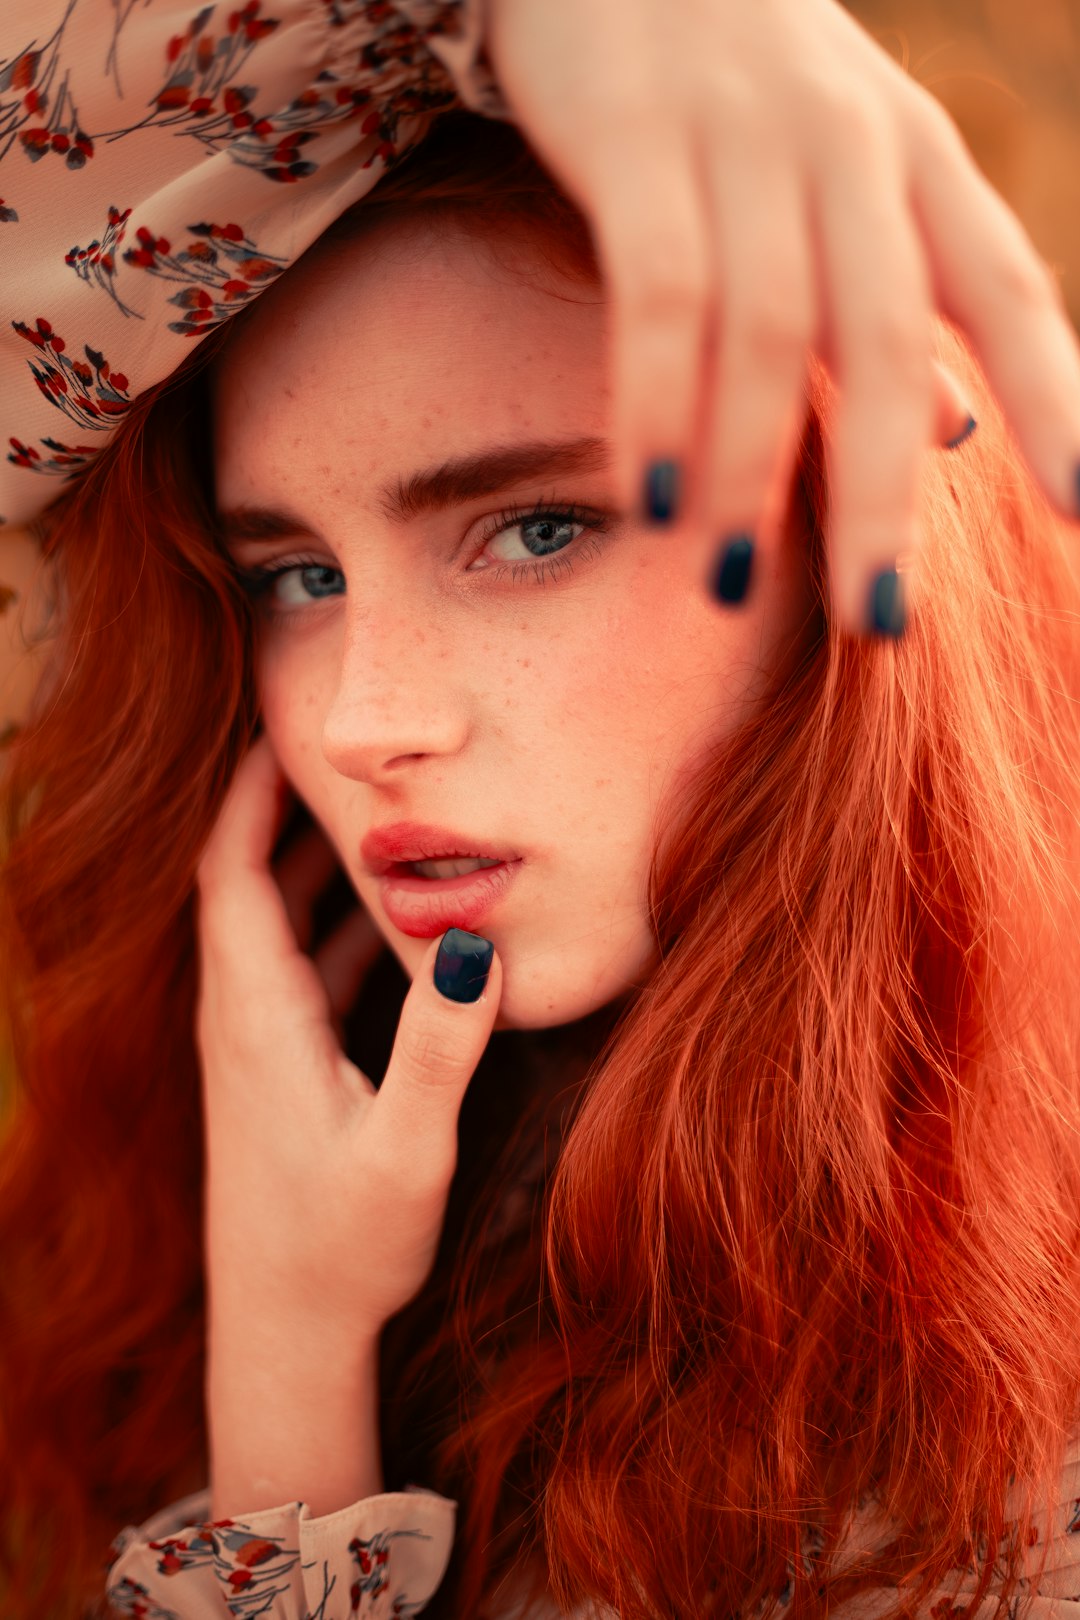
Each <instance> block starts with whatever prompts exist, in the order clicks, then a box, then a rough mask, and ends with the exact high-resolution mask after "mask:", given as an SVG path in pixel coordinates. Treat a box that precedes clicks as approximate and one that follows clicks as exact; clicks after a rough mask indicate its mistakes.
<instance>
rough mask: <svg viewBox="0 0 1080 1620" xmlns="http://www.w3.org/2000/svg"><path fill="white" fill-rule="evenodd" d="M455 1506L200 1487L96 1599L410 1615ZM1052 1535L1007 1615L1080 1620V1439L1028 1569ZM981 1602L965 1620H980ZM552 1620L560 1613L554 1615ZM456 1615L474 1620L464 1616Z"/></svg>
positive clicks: (806, 1553) (882, 1598)
mask: <svg viewBox="0 0 1080 1620" xmlns="http://www.w3.org/2000/svg"><path fill="white" fill-rule="evenodd" d="M456 1506H457V1504H456V1503H454V1502H451V1501H449V1500H448V1499H447V1498H446V1497H442V1496H437V1495H436V1494H435V1493H434V1492H432V1491H425V1490H421V1489H419V1488H417V1487H410V1488H409V1489H408V1490H406V1491H401V1492H396V1493H389V1494H386V1495H383V1496H372V1497H368V1498H366V1499H365V1500H363V1501H360V1502H356V1503H354V1504H353V1505H352V1506H351V1507H348V1508H344V1509H342V1511H341V1512H340V1513H331V1514H327V1515H326V1516H325V1517H323V1518H320V1519H313V1518H312V1517H311V1515H310V1509H309V1508H308V1506H307V1504H306V1503H301V1502H290V1503H288V1504H287V1505H286V1506H284V1507H281V1508H266V1509H264V1510H263V1511H262V1512H259V1513H253V1514H250V1515H248V1516H247V1517H246V1518H244V1519H226V1520H221V1521H218V1522H217V1523H216V1524H214V1523H208V1522H206V1518H207V1515H208V1514H209V1511H210V1492H209V1490H207V1491H201V1492H198V1493H196V1494H195V1495H194V1496H190V1497H185V1498H184V1499H183V1500H182V1501H180V1502H177V1503H174V1504H173V1505H172V1507H169V1508H166V1509H164V1510H163V1511H162V1512H161V1513H159V1514H157V1515H156V1516H155V1517H154V1518H153V1519H150V1520H148V1521H147V1522H146V1523H145V1524H144V1525H142V1526H140V1527H135V1526H132V1525H129V1526H127V1527H126V1528H125V1529H124V1530H123V1531H122V1532H121V1534H120V1535H119V1536H118V1537H117V1539H116V1541H115V1542H114V1543H113V1547H112V1555H113V1559H114V1562H113V1564H112V1567H111V1569H110V1571H109V1576H108V1585H107V1597H108V1601H109V1603H110V1605H111V1610H110V1612H111V1613H112V1614H114V1615H137V1616H139V1617H140V1620H199V1617H201V1616H204V1615H210V1614H222V1613H224V1614H230V1615H235V1616H237V1617H238V1620H239V1617H240V1616H255V1615H259V1616H262V1615H268V1616H273V1617H274V1620H348V1617H351V1616H363V1617H365V1620H368V1617H370V1620H375V1617H380V1620H381V1617H382V1616H394V1615H412V1614H418V1613H419V1612H420V1611H421V1609H423V1607H424V1606H425V1604H426V1603H427V1602H428V1600H429V1599H430V1598H431V1596H432V1595H433V1594H434V1592H435V1590H436V1588H437V1587H438V1584H439V1582H440V1580H441V1579H442V1577H443V1574H444V1573H445V1570H446V1566H447V1564H448V1562H449V1559H450V1550H451V1544H452V1538H453V1533H454V1520H455V1509H456ZM892 1528H893V1527H892V1526H890V1524H889V1523H888V1522H887V1521H886V1520H884V1519H883V1518H882V1516H881V1514H880V1512H879V1511H878V1510H877V1509H876V1508H875V1506H874V1503H873V1501H872V1500H870V1499H865V1500H864V1501H863V1502H862V1503H860V1504H859V1507H858V1509H857V1510H856V1511H855V1512H854V1513H853V1514H852V1516H851V1521H850V1524H849V1527H848V1531H847V1534H846V1536H845V1537H844V1538H843V1540H842V1542H841V1544H840V1546H839V1548H838V1549H837V1552H836V1554H835V1555H834V1568H835V1569H836V1570H838V1571H839V1570H841V1569H843V1568H844V1567H845V1566H846V1565H847V1564H848V1563H849V1562H850V1561H851V1559H852V1558H854V1557H855V1556H856V1555H857V1554H858V1553H860V1552H861V1551H864V1550H866V1549H869V1548H872V1547H875V1546H880V1545H883V1544H884V1543H885V1542H886V1541H887V1540H889V1539H890V1537H891V1531H892ZM1046 1538H1049V1539H1050V1541H1051V1544H1052V1545H1051V1553H1050V1556H1049V1558H1048V1560H1047V1567H1046V1572H1045V1573H1044V1575H1043V1576H1042V1579H1041V1580H1040V1582H1039V1584H1038V1588H1037V1591H1035V1595H1034V1596H1032V1591H1033V1590H1035V1589H1034V1588H1032V1587H1031V1586H1030V1584H1029V1582H1028V1581H1026V1580H1025V1581H1023V1582H1022V1583H1021V1589H1020V1594H1019V1595H1018V1596H1017V1597H1016V1598H1014V1599H1013V1601H1012V1603H1011V1605H1010V1611H1009V1620H1021V1617H1020V1616H1019V1609H1020V1605H1021V1603H1022V1602H1025V1601H1026V1602H1028V1603H1029V1604H1030V1607H1029V1609H1028V1611H1027V1613H1028V1615H1029V1616H1030V1620H1080V1607H1078V1605H1080V1437H1076V1438H1075V1439H1074V1443H1073V1444H1072V1445H1071V1447H1070V1449H1069V1452H1068V1454H1067V1456H1066V1461H1065V1469H1064V1473H1063V1475H1062V1480H1061V1487H1060V1490H1059V1492H1058V1501H1057V1504H1056V1506H1055V1507H1054V1510H1053V1513H1052V1515H1051V1517H1050V1519H1049V1521H1047V1519H1046V1517H1045V1515H1044V1514H1041V1513H1040V1514H1037V1515H1036V1526H1035V1537H1034V1539H1033V1541H1032V1542H1031V1544H1030V1550H1029V1552H1028V1553H1027V1554H1026V1555H1025V1557H1026V1558H1027V1559H1028V1560H1029V1564H1028V1567H1030V1568H1032V1569H1034V1567H1035V1561H1036V1559H1037V1558H1038V1557H1040V1556H1041V1553H1042V1542H1043V1540H1044V1539H1046ZM821 1550H822V1541H821V1538H820V1536H819V1535H816V1534H815V1533H814V1532H810V1533H808V1534H807V1535H806V1537H805V1538H804V1541H803V1562H804V1565H805V1567H806V1569H807V1570H808V1571H811V1570H812V1569H813V1567H814V1565H815V1563H816V1562H817V1561H818V1560H819V1558H820V1556H821ZM975 1585H976V1581H975V1572H974V1566H972V1567H971V1568H968V1569H957V1572H956V1578H955V1580H954V1581H952V1582H951V1583H950V1584H949V1585H948V1586H947V1587H942V1588H940V1589H939V1591H938V1592H937V1594H936V1595H935V1596H934V1597H932V1598H931V1600H930V1602H929V1604H928V1605H927V1607H926V1610H925V1620H954V1613H955V1611H956V1610H957V1609H959V1608H960V1607H961V1606H962V1604H963V1602H964V1593H965V1591H966V1592H968V1593H970V1592H973V1591H974V1590H975ZM994 1590H995V1586H994V1585H993V1584H992V1586H991V1591H990V1594H989V1595H988V1596H987V1597H985V1598H984V1599H983V1601H982V1604H981V1605H980V1607H979V1609H978V1610H977V1611H976V1616H975V1620H990V1616H992V1615H993V1613H994V1610H995V1608H996V1599H995V1597H994V1595H993V1593H994ZM779 1596H780V1610H779V1612H780V1614H781V1615H782V1614H783V1612H784V1610H785V1608H786V1606H787V1604H788V1603H789V1602H790V1599H791V1584H790V1580H789V1582H788V1584H787V1585H786V1586H785V1588H784V1590H783V1591H782V1592H781V1593H780V1594H779ZM895 1600H896V1592H895V1590H894V1589H892V1588H887V1587H880V1588H876V1589H874V1590H872V1591H870V1592H864V1593H860V1594H859V1595H858V1596H856V1597H854V1598H850V1599H848V1600H847V1601H846V1602H843V1603H841V1604H839V1605H838V1606H837V1608H836V1611H835V1613H836V1616H837V1620H877V1617H878V1616H881V1615H884V1614H885V1613H886V1612H887V1610H888V1609H889V1608H890V1607H891V1606H892V1604H894V1603H895ZM519 1606H520V1595H518V1596H515V1593H514V1591H512V1590H508V1591H507V1593H506V1596H505V1599H504V1602H503V1606H502V1607H501V1608H500V1611H499V1613H500V1620H517V1615H518V1609H519ZM550 1614H551V1620H557V1614H558V1611H556V1610H555V1609H554V1607H552V1608H551V1611H550ZM461 1620H471V1617H470V1616H465V1615H463V1616H461ZM569 1620H618V1617H617V1616H615V1615H613V1614H612V1611H611V1610H610V1609H604V1608H597V1609H596V1610H595V1611H593V1610H587V1609H584V1608H583V1609H581V1610H578V1611H576V1612H575V1614H574V1615H573V1616H571V1617H569Z"/></svg>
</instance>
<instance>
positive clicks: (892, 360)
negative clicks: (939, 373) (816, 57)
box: [813, 102, 934, 635]
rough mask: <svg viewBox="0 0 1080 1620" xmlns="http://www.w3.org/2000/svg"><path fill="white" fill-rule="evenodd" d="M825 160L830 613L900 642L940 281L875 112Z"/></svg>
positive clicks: (839, 139) (822, 245) (829, 127)
mask: <svg viewBox="0 0 1080 1620" xmlns="http://www.w3.org/2000/svg"><path fill="white" fill-rule="evenodd" d="M815 159H816V161H815V165H814V180H813V188H814V213H815V226H816V228H815V238H816V245H817V253H818V259H819V264H820V267H821V269H820V285H821V287H822V288H823V291H824V305H825V309H824V313H825V322H826V326H827V339H826V342H827V349H828V353H829V355H830V357H831V362H830V363H831V365H832V367H833V368H834V370H835V372H836V380H837V383H838V387H839V398H838V402H837V407H836V419H835V427H834V430H833V433H832V435H831V442H830V443H829V444H828V446H827V453H828V459H829V486H830V536H829V575H830V596H831V601H832V610H833V616H834V619H835V622H836V625H837V627H838V628H840V629H842V630H847V631H849V632H850V633H852V634H855V635H859V634H867V633H873V632H875V631H876V632H878V633H885V634H892V635H896V634H899V632H900V631H901V630H902V629H903V625H904V619H905V612H904V608H905V603H906V606H907V607H908V608H910V606H911V599H912V594H913V593H912V580H913V576H914V573H915V570H916V568H917V560H918V556H919V554H920V551H921V532H920V524H919V489H920V483H921V477H922V467H923V457H924V453H925V451H926V449H927V447H928V446H929V444H930V442H931V432H932V428H933V425H934V420H933V419H934V397H933V394H934V390H933V371H932V365H931V360H932V356H931V332H932V324H931V322H932V310H931V304H930V278H929V274H928V271H927V267H926V261H925V256H924V255H923V252H922V248H921V245H920V243H919V241H918V238H917V235H916V231H915V226H914V222H913V221H912V218H911V214H910V211H909V210H908V208H907V207H906V205H905V201H904V189H903V184H904V183H903V174H902V170H901V165H900V159H899V153H898V152H897V151H896V150H895V148H894V147H893V146H892V144H891V142H890V140H889V139H888V138H887V136H886V135H885V133H884V131H883V130H882V128H881V125H880V122H879V119H878V115H877V114H876V113H875V111H874V109H873V107H872V105H868V106H867V107H866V108H863V107H862V106H861V105H860V104H859V103H857V102H852V103H850V104H849V106H848V108H847V109H846V111H845V113H844V114H843V115H838V116H835V117H833V118H832V119H830V120H828V121H826V123H825V124H824V125H823V128H822V130H821V132H820V133H819V144H818V147H817V150H816V152H815ZM901 557H903V559H904V570H903V574H902V577H901V575H899V574H898V573H897V572H896V564H897V560H898V558H901Z"/></svg>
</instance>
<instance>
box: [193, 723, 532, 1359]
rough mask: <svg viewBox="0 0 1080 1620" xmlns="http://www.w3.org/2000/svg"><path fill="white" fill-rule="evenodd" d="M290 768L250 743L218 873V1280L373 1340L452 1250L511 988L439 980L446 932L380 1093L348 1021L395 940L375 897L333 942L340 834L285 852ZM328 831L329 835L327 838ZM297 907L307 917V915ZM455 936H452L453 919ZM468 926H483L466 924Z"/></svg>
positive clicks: (208, 960) (208, 947) (212, 1109)
mask: <svg viewBox="0 0 1080 1620" xmlns="http://www.w3.org/2000/svg"><path fill="white" fill-rule="evenodd" d="M287 793H288V790H287V785H286V782H285V778H284V776H283V775H282V773H281V769H280V766H279V765H278V762H277V760H276V758H275V756H274V753H273V751H272V748H271V744H270V741H269V739H268V737H266V736H265V735H264V736H261V737H260V738H259V739H258V741H257V742H256V743H255V744H254V745H253V746H252V748H251V749H250V751H249V752H248V754H247V755H246V756H245V757H244V759H243V760H242V761H241V763H240V765H239V767H238V769H237V772H236V776H235V778H234V780H233V782H232V784H231V785H230V788H229V792H228V795H227V797H226V800H225V803H224V805H223V807H222V810H221V814H220V816H219V818H218V821H217V824H216V825H215V827H214V830H213V832H212V834H211V837H210V840H209V842H208V844H207V846H206V849H205V851H204V853H203V856H202V860H201V862H200V865H199V871H198V946H199V998H198V1005H197V1009H196V1043H197V1047H198V1052H199V1057H200V1062H201V1067H202V1079H203V1087H202V1096H203V1110H204V1126H205V1137H206V1206H205V1215H206V1261H207V1274H208V1278H209V1287H210V1295H211V1312H212V1313H213V1311H214V1309H215V1302H219V1303H220V1304H221V1305H222V1307H224V1308H227V1311H228V1314H229V1316H230V1319H233V1320H235V1318H236V1314H237V1311H238V1310H241V1309H246V1310H248V1312H249V1314H250V1317H252V1318H256V1319H257V1318H258V1316H259V1315H260V1314H261V1316H262V1319H263V1320H264V1321H265V1320H266V1319H267V1318H268V1317H269V1318H270V1319H271V1320H272V1321H273V1322H275V1323H278V1324H280V1323H282V1322H283V1321H285V1322H287V1321H290V1320H292V1319H293V1317H294V1315H295V1316H302V1317H303V1318H305V1319H306V1326H308V1327H314V1328H316V1329H318V1328H320V1327H323V1328H325V1329H327V1330H328V1331H329V1332H332V1333H334V1334H336V1339H335V1342H340V1341H341V1338H342V1333H341V1330H342V1329H343V1328H344V1330H345V1334H346V1336H349V1335H352V1336H355V1337H356V1339H357V1340H358V1341H359V1340H363V1339H368V1340H370V1339H372V1338H374V1337H375V1336H376V1335H377V1334H378V1332H379V1331H381V1329H382V1327H383V1325H384V1324H385V1322H386V1321H387V1320H388V1319H389V1318H390V1317H391V1316H393V1315H394V1313H395V1312H396V1311H398V1310H400V1309H401V1308H402V1307H403V1306H404V1305H405V1304H407V1303H408V1301H409V1300H410V1299H412V1298H413V1297H414V1295H415V1294H416V1293H417V1292H418V1291H419V1289H420V1288H421V1286H422V1284H423V1283H424V1281H425V1279H426V1277H427V1276H428V1273H429V1272H430V1270H431V1266H432V1264H433V1262H434V1258H435V1251H436V1247H437V1244H438V1238H439V1233H440V1230H441V1227H442V1221H443V1216H444V1213H445V1208H446V1198H447V1194H448V1192H449V1188H450V1182H451V1179H452V1177H453V1174H454V1169H455V1166H456V1162H457V1116H458V1111H459V1108H460V1105H461V1100H462V1097H463V1096H464V1093H465V1089H466V1087H467V1085H468V1083H469V1080H470V1079H471V1078H472V1074H473V1071H474V1069H475V1068H476V1065H477V1063H478V1062H479V1060H480V1057H481V1055H482V1053H483V1051H484V1048H485V1047H486V1045H487V1042H488V1037H489V1036H490V1034H491V1030H492V1027H493V1025H494V1022H495V1018H496V1015H497V1012H498V1006H499V999H500V996H501V993H502V967H501V963H500V961H499V957H498V955H495V956H494V957H493V959H492V961H491V967H490V972H489V977H488V982H487V986H486V989H485V990H484V992H483V994H482V995H481V996H480V998H479V1000H477V1001H474V1002H471V1003H466V1002H456V1001H452V1000H449V999H447V998H446V997H445V996H443V995H442V994H441V993H440V992H439V991H438V990H437V989H436V988H435V985H434V983H433V970H434V966H435V958H436V955H437V952H438V949H439V944H440V941H439V940H437V939H433V940H432V941H431V943H430V948H429V949H428V951H427V952H426V954H425V956H424V958H423V960H422V962H421V964H420V967H419V969H418V971H417V974H416V978H415V980H414V981H413V983H412V985H411V986H410V988H409V992H408V994H407V996H406V997H405V1001H404V1005H403V1007H402V1011H401V1019H400V1023H399V1026H398V1031H397V1035H396V1037H395V1040H394V1048H393V1052H392V1054H391V1057H390V1062H389V1066H388V1068H387V1072H386V1076H385V1078H384V1080H383V1082H382V1085H381V1086H380V1088H379V1089H378V1091H376V1089H375V1087H374V1086H373V1085H372V1083H371V1081H370V1080H368V1079H367V1077H366V1076H365V1075H363V1074H362V1073H361V1072H360V1070H359V1069H358V1068H357V1067H356V1066H355V1064H353V1063H351V1062H350V1061H349V1060H348V1058H346V1057H345V1055H344V1053H343V1052H342V1050H341V1046H340V1042H339V1039H338V1036H337V1034H336V1033H335V1031H334V1029H333V1028H332V1026H331V1020H332V1019H333V1018H337V1019H340V1018H341V1017H343V1016H344V1014H345V1012H346V1011H347V1010H348V1008H349V1006H350V1005H351V1003H352V1001H353V1000H354V999H355V996H356V993H357V990H358V989H359V986H360V984H361V983H362V981H363V978H364V976H365V974H366V973H367V971H368V969H369V968H370V965H371V963H372V962H373V961H374V959H375V957H376V956H377V955H378V954H379V953H380V951H381V949H382V939H381V936H380V935H379V933H378V931H377V929H376V927H375V924H374V923H373V922H372V920H371V918H370V916H369V915H368V914H367V913H366V912H364V911H362V910H359V909H358V911H357V912H355V913H353V914H352V915H351V916H350V918H349V919H348V920H347V921H346V922H345V923H343V924H342V925H341V927H340V928H339V930H338V931H337V932H336V933H335V934H334V935H332V936H331V938H330V939H329V940H327V942H326V944H325V945H324V946H323V947H322V949H321V950H320V951H319V952H317V953H316V955H315V957H314V958H312V957H309V956H307V955H306V954H305V953H304V951H303V950H302V949H301V946H300V943H299V940H298V937H297V929H299V932H300V934H301V935H303V934H310V906H311V901H312V900H313V899H314V898H315V890H316V888H317V887H319V886H321V883H320V879H321V881H322V882H325V880H326V879H327V878H329V876H330V875H331V873H332V871H333V870H334V868H335V865H336V858H334V857H333V856H332V852H331V851H330V848H329V845H328V844H327V843H326V841H325V839H324V838H323V835H322V834H321V832H317V830H316V829H312V832H313V833H315V835H316V836H315V837H314V838H312V837H308V838H306V839H305V840H302V841H301V842H300V843H299V844H297V845H296V846H295V847H291V846H290V848H289V849H287V850H286V852H285V853H284V855H283V856H282V857H281V859H280V862H279V867H278V871H277V874H275V873H274V872H272V871H271V869H270V864H269V863H270V859H271V853H272V850H273V847H274V842H275V839H276V837H277V836H278V833H279V831H280V827H281V825H282V822H283V818H284V808H285V803H286V801H287ZM319 840H322V847H321V849H320V847H319V842H318V841H319ZM290 910H291V912H292V916H293V919H294V921H290ZM444 937H445V936H444ZM465 937H466V939H472V938H474V937H475V936H473V935H466V936H465Z"/></svg>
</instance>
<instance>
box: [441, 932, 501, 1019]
mask: <svg viewBox="0 0 1080 1620" xmlns="http://www.w3.org/2000/svg"><path fill="white" fill-rule="evenodd" d="M494 955H495V947H494V945H493V944H492V943H491V941H490V939H485V938H484V936H483V935H482V934H468V933H466V932H465V930H464V929H463V928H448V929H447V931H446V933H445V934H444V935H443V937H442V944H441V945H440V946H439V952H438V955H437V956H436V958H435V988H436V990H437V991H438V992H439V994H440V995H442V996H445V997H446V999H447V1001H479V999H480V997H481V996H482V995H483V993H484V986H485V984H487V980H488V973H489V971H490V969H491V959H492V957H493V956H494Z"/></svg>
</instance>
